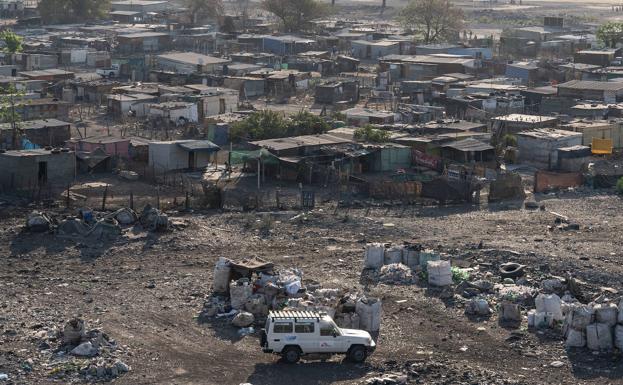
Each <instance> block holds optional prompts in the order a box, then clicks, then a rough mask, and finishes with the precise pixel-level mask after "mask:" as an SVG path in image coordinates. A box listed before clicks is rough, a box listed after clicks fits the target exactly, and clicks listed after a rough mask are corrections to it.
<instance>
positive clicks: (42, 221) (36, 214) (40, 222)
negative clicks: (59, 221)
mask: <svg viewBox="0 0 623 385" xmlns="http://www.w3.org/2000/svg"><path fill="white" fill-rule="evenodd" d="M51 227H52V218H50V217H49V216H48V215H47V214H46V213H44V212H40V211H33V212H32V213H30V214H28V217H27V218H26V228H27V229H28V231H30V232H32V233H43V232H46V231H49V230H50V229H51Z"/></svg>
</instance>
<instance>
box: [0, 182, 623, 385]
mask: <svg viewBox="0 0 623 385" xmlns="http://www.w3.org/2000/svg"><path fill="white" fill-rule="evenodd" d="M537 198H538V199H539V200H541V201H542V202H544V203H545V204H546V206H547V209H548V210H553V211H556V212H558V213H561V214H565V215H568V216H569V217H570V218H572V219H573V220H574V221H575V222H577V223H579V224H580V225H581V230H580V231H568V232H562V231H549V230H548V226H550V225H552V223H553V221H552V220H553V217H552V216H551V214H548V213H547V212H543V211H526V210H523V209H514V208H510V207H509V208H502V207H489V208H480V209H478V208H475V207H465V206H457V207H451V208H435V207H430V208H409V209H407V210H406V211H403V210H402V208H396V209H394V208H391V209H388V208H376V209H372V210H371V211H369V212H366V211H367V210H363V209H362V210H350V211H349V212H348V213H346V212H345V211H339V212H338V214H337V215H335V214H334V211H333V207H332V206H326V207H323V208H322V209H316V210H315V212H314V213H313V214H311V215H310V216H309V217H308V220H307V221H289V220H286V219H285V218H287V217H285V216H284V217H283V218H281V216H277V217H275V219H274V220H272V221H260V222H259V223H262V225H261V226H258V225H257V223H258V222H256V220H257V218H260V216H259V215H258V216H256V214H248V213H217V212H206V213H195V214H193V215H188V216H184V217H183V219H185V220H187V221H188V223H189V225H188V227H187V228H186V229H185V230H178V231H174V232H171V233H167V234H162V235H153V234H147V233H142V232H133V231H131V230H127V233H126V234H125V235H124V237H122V238H121V239H120V240H118V241H116V242H114V243H111V244H108V243H102V244H76V243H75V242H73V241H64V240H59V239H58V238H56V237H55V236H54V235H52V234H27V233H22V232H21V229H20V227H21V225H22V222H23V215H24V210H12V211H9V210H5V211H3V212H2V214H3V216H4V219H3V221H2V225H1V226H0V255H1V261H0V277H1V280H0V309H2V312H1V313H0V372H2V373H7V374H9V376H10V379H11V380H12V381H14V383H15V384H47V383H66V382H69V380H67V379H65V380H64V379H54V378H52V377H50V376H49V375H48V373H49V370H50V369H49V368H46V367H45V366H44V365H45V364H46V363H47V361H46V359H45V357H43V355H42V354H41V353H39V350H38V348H37V346H36V344H35V343H34V342H33V341H32V339H31V338H30V337H29V336H30V335H31V334H32V332H33V330H37V328H40V327H41V325H46V326H48V325H57V326H60V325H62V324H63V322H64V321H65V320H66V319H68V318H69V317H71V316H74V315H80V316H81V317H83V318H85V319H86V320H87V322H88V323H89V324H90V325H92V326H97V327H101V328H102V329H103V330H104V331H105V332H107V333H108V334H109V335H110V336H111V337H112V338H114V339H116V340H117V341H118V344H120V345H127V348H126V353H124V356H123V358H124V360H125V362H126V363H127V364H129V365H130V366H131V367H132V370H131V371H130V372H129V373H128V374H126V375H124V376H122V377H120V378H119V379H117V380H116V383H119V384H239V383H244V382H250V383H252V384H255V385H257V384H328V383H343V384H354V383H360V382H362V381H363V380H364V379H366V378H368V377H370V376H372V375H375V374H378V373H380V372H382V371H386V370H394V369H396V368H401V367H404V366H405V365H410V364H412V363H416V366H417V367H418V368H419V369H418V376H419V377H417V378H419V380H420V381H421V382H420V383H440V384H441V383H443V384H459V383H466V384H472V383H473V384H480V383H526V384H527V383H530V384H551V383H565V384H579V383H592V384H606V383H623V381H622V380H621V376H622V375H623V365H622V362H621V357H620V356H619V355H604V356H594V355H592V354H587V353H585V352H582V351H580V352H566V351H565V350H564V348H563V344H562V341H561V338H560V336H559V335H557V334H556V333H553V334H551V335H550V334H547V335H546V334H535V333H533V332H529V331H527V330H526V328H525V327H523V328H521V329H518V330H510V329H506V328H502V327H500V326H499V325H498V323H497V322H496V317H495V316H494V317H493V318H492V319H490V320H480V321H478V320H468V319H467V318H466V317H465V316H464V315H463V309H462V308H461V306H460V305H458V304H453V303H448V302H445V303H444V302H442V301H441V300H440V299H439V298H438V296H437V294H436V293H435V292H431V291H429V290H427V289H425V288H423V287H419V286H417V285H414V286H404V287H390V286H385V285H373V286H371V287H369V289H370V291H371V292H372V294H374V295H378V296H381V297H382V298H383V301H384V316H383V323H382V330H381V333H380V336H379V338H378V344H379V348H378V350H377V351H376V352H375V353H374V355H373V356H371V357H370V359H369V361H368V362H367V363H366V364H365V365H353V364H349V363H341V362H340V360H339V359H338V358H335V359H333V360H331V361H329V362H315V361H310V362H302V363H300V364H297V365H294V366H289V365H286V364H282V363H280V362H278V357H276V356H271V355H266V354H263V353H261V351H260V350H259V347H258V339H257V337H255V336H247V337H243V338H239V337H237V335H236V332H235V330H234V328H233V327H230V326H229V325H227V323H218V322H217V323H214V324H199V323H198V322H197V320H196V318H195V317H196V316H197V314H198V312H199V311H200V309H201V307H202V303H203V300H204V298H205V296H206V295H207V294H208V293H209V288H210V284H211V275H212V268H213V263H214V261H215V260H216V259H217V258H218V257H220V256H227V257H232V258H236V257H244V256H249V255H257V256H261V257H264V258H266V259H268V260H271V261H274V262H276V263H277V264H278V265H279V266H284V267H285V266H297V267H299V268H301V269H302V270H303V271H304V274H305V276H304V278H306V279H313V280H317V281H319V282H322V283H323V285H324V286H325V287H348V288H358V289H360V290H362V288H361V286H360V284H359V279H360V274H361V267H362V250H363V245H364V244H365V242H370V241H396V242H400V241H403V240H411V241H416V242H421V243H424V244H425V245H427V246H430V247H441V248H442V249H443V250H444V251H446V252H449V253H451V255H453V256H454V258H455V259H456V260H459V259H460V260H463V261H464V262H463V263H464V264H467V265H471V266H474V265H478V263H483V262H484V263H486V262H491V263H492V264H493V265H497V264H498V263H499V262H501V261H502V260H504V259H506V258H502V257H501V256H505V255H506V256H508V255H509V254H508V252H504V251H499V252H498V251H496V250H507V251H508V250H511V251H515V252H517V253H518V254H517V255H513V254H510V255H511V256H512V259H513V260H518V261H520V262H522V263H526V264H529V265H530V266H531V269H533V270H531V271H532V273H531V278H537V276H538V275H539V274H541V275H548V274H556V275H562V274H563V273H564V272H565V271H570V272H573V273H575V274H577V276H578V277H579V278H581V279H583V280H585V281H587V282H589V283H590V285H592V286H593V287H595V288H598V287H600V286H610V287H613V288H615V289H619V290H620V289H622V288H623V285H622V284H621V281H620V279H619V277H620V276H621V272H622V270H623V267H621V263H620V261H621V258H622V254H621V253H622V252H621V250H622V246H623V238H622V237H621V236H620V234H621V231H622V230H623V219H621V215H620V214H621V200H620V198H618V197H616V196H613V195H590V196H583V195H580V194H576V193H567V194H565V195H563V196H558V197H557V196H540V197H537ZM390 222H391V223H393V224H395V227H386V226H385V227H384V226H383V223H390ZM258 227H261V228H258ZM480 241H483V242H484V248H485V249H488V251H487V250H484V251H483V250H477V249H476V247H475V245H477V244H478V243H479V242H480ZM401 299H405V300H407V301H406V302H404V303H400V304H397V303H396V301H397V300H401ZM524 325H525V324H524ZM28 358H32V359H33V360H34V365H33V370H32V372H30V373H26V372H24V371H23V370H22V369H20V368H21V366H22V363H23V362H24V361H25V360H27V359H28ZM557 360H560V361H562V362H563V363H564V365H563V366H562V367H560V368H554V367H550V363H551V362H553V361H557ZM536 373H538V376H537V375H535V374H536ZM71 378H75V377H71ZM414 379H415V378H414ZM414 383H415V381H414Z"/></svg>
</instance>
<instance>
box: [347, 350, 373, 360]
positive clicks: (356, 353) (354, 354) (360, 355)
mask: <svg viewBox="0 0 623 385" xmlns="http://www.w3.org/2000/svg"><path fill="white" fill-rule="evenodd" d="M366 357H368V353H367V352H366V348H364V347H363V346H353V347H352V348H350V351H349V352H348V359H350V360H351V361H353V362H358V363H359V362H364V361H365V360H366Z"/></svg>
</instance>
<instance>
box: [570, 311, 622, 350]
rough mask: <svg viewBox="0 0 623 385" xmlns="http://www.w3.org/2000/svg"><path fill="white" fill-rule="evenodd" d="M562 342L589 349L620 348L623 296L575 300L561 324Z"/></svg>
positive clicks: (571, 346)
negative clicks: (597, 300) (591, 301)
mask: <svg viewBox="0 0 623 385" xmlns="http://www.w3.org/2000/svg"><path fill="white" fill-rule="evenodd" d="M563 333H564V335H565V346H566V347H569V348H583V347H587V348H588V349H590V350H611V349H613V348H614V347H616V348H618V349H619V350H623V300H622V301H621V302H620V303H619V305H618V306H617V305H616V304H614V303H602V304H590V305H582V304H575V305H573V306H572V307H570V308H569V310H568V312H567V315H566V317H565V322H564V324H563Z"/></svg>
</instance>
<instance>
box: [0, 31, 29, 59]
mask: <svg viewBox="0 0 623 385" xmlns="http://www.w3.org/2000/svg"><path fill="white" fill-rule="evenodd" d="M0 40H2V41H3V42H4V52H6V53H16V52H22V50H23V48H22V37H21V36H19V35H18V34H16V33H15V32H13V31H11V30H10V29H6V30H4V31H2V32H0Z"/></svg>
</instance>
